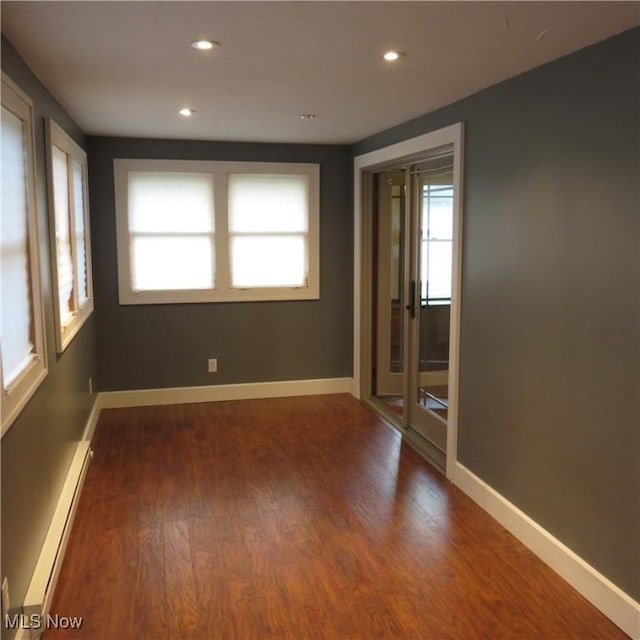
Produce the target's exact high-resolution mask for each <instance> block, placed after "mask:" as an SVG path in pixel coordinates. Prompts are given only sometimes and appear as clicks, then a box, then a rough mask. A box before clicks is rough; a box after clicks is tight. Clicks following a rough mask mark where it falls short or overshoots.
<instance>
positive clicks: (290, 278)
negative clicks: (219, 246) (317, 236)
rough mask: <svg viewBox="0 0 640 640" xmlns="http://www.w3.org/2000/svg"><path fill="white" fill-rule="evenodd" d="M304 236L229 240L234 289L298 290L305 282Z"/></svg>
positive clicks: (252, 237) (246, 237)
mask: <svg viewBox="0 0 640 640" xmlns="http://www.w3.org/2000/svg"><path fill="white" fill-rule="evenodd" d="M305 245H306V238H305V237H304V236H301V235H300V236H236V237H235V238H232V239H231V283H232V286H234V287H301V286H304V285H305V283H306V281H307V256H306V248H305Z"/></svg>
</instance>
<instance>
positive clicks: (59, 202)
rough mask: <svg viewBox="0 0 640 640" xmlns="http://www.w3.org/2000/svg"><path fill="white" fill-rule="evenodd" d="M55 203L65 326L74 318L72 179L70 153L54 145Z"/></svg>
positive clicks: (60, 287) (57, 247)
mask: <svg viewBox="0 0 640 640" xmlns="http://www.w3.org/2000/svg"><path fill="white" fill-rule="evenodd" d="M51 153H52V164H53V202H54V209H55V221H56V254H57V258H58V296H59V300H60V322H61V324H62V326H64V325H65V324H67V323H68V322H69V320H71V317H72V315H71V312H72V310H73V298H72V295H73V262H72V259H71V236H70V228H69V182H68V168H67V154H66V153H65V152H64V151H62V150H61V149H58V147H52V149H51Z"/></svg>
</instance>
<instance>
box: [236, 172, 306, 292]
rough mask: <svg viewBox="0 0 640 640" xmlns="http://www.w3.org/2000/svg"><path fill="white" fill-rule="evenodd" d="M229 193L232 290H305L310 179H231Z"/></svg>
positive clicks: (252, 176) (238, 176)
mask: <svg viewBox="0 0 640 640" xmlns="http://www.w3.org/2000/svg"><path fill="white" fill-rule="evenodd" d="M228 194H229V195H228V197H229V235H230V243H231V247H230V250H231V285H232V286H233V287H301V286H304V285H305V284H306V282H307V279H308V257H307V251H306V247H307V235H308V231H309V177H308V176H306V175H295V174H294V175H281V174H278V175H275V174H272V175H265V174H262V175H260V174H251V173H248V174H230V175H229V177H228Z"/></svg>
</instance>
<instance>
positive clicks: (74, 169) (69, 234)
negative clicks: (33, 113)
mask: <svg viewBox="0 0 640 640" xmlns="http://www.w3.org/2000/svg"><path fill="white" fill-rule="evenodd" d="M46 133H47V150H48V153H47V171H48V182H49V228H50V232H51V254H52V262H53V265H54V269H53V285H54V296H55V311H56V315H55V324H56V347H57V350H58V353H62V352H63V351H64V350H65V349H66V347H67V345H68V344H69V343H70V342H71V340H72V339H73V337H74V336H75V335H76V333H77V332H78V331H79V330H80V328H81V327H82V325H83V324H84V322H85V320H86V319H87V318H88V317H89V316H90V315H91V312H92V311H93V293H92V289H93V288H92V284H91V247H90V242H89V210H88V204H87V197H88V192H87V184H86V181H87V172H86V167H87V155H86V153H85V152H84V150H83V149H82V148H80V147H79V146H78V145H77V144H76V143H75V142H74V141H73V140H72V139H71V137H70V136H69V135H68V134H67V133H66V132H65V131H64V129H62V128H61V127H60V126H59V125H57V124H56V123H55V122H54V121H53V120H47V122H46Z"/></svg>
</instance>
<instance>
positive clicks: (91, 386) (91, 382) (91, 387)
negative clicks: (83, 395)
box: [89, 377, 93, 395]
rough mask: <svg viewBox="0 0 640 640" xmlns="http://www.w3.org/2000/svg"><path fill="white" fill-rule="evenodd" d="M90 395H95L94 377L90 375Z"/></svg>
mask: <svg viewBox="0 0 640 640" xmlns="http://www.w3.org/2000/svg"><path fill="white" fill-rule="evenodd" d="M89 395H93V378H91V377H89Z"/></svg>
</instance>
